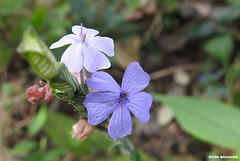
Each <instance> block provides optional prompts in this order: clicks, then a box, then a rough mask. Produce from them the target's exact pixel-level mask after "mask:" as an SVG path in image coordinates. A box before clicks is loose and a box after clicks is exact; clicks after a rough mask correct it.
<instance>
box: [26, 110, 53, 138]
mask: <svg viewBox="0 0 240 161" xmlns="http://www.w3.org/2000/svg"><path fill="white" fill-rule="evenodd" d="M47 115H48V113H47V105H43V106H42V107H41V109H40V110H39V111H38V113H37V115H35V117H34V118H33V120H32V122H31V123H30V125H29V126H28V134H29V135H35V134H37V133H38V132H39V131H40V130H41V129H42V127H43V126H44V124H45V123H46V121H47Z"/></svg>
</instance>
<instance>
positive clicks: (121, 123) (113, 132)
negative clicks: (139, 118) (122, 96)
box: [108, 105, 132, 139]
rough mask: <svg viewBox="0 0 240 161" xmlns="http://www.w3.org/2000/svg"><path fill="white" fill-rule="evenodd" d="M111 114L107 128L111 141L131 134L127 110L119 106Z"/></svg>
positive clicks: (130, 123) (130, 121)
mask: <svg viewBox="0 0 240 161" xmlns="http://www.w3.org/2000/svg"><path fill="white" fill-rule="evenodd" d="M119 106H120V107H119V108H117V109H116V110H115V111H114V112H113V116H112V118H111V120H110V123H109V127H108V134H109V136H110V137H111V138H113V139H118V138H121V137H124V136H126V135H130V134H131V133H132V118H131V114H130V112H129V110H128V109H127V108H126V107H125V106H121V105H119Z"/></svg>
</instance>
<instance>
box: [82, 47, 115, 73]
mask: <svg viewBox="0 0 240 161" xmlns="http://www.w3.org/2000/svg"><path fill="white" fill-rule="evenodd" d="M82 53H83V55H84V64H83V66H84V67H85V68H86V70H87V71H88V72H90V73H94V72H96V71H97V70H99V69H107V68H109V67H110V66H111V63H110V61H109V60H108V58H107V57H106V56H105V55H104V54H103V53H102V52H101V51H99V50H97V49H95V48H92V47H90V46H88V45H83V48H82Z"/></svg>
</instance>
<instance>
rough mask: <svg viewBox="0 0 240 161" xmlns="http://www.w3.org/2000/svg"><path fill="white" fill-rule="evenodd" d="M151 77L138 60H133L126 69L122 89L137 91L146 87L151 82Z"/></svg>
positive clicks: (131, 91)
mask: <svg viewBox="0 0 240 161" xmlns="http://www.w3.org/2000/svg"><path fill="white" fill-rule="evenodd" d="M149 81H150V77H149V75H148V73H146V72H145V71H144V70H143V69H142V67H141V66H140V65H139V63H138V62H132V63H131V64H130V65H129V66H128V67H127V69H126V71H125V73H124V75H123V80H122V89H123V91H125V92H128V93H137V92H140V91H141V90H143V89H144V88H146V87H147V86H148V84H149Z"/></svg>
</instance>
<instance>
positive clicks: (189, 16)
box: [0, 0, 240, 161]
mask: <svg viewBox="0 0 240 161" xmlns="http://www.w3.org/2000/svg"><path fill="white" fill-rule="evenodd" d="M80 23H83V25H84V26H85V27H88V28H94V29H96V30H98V31H99V32H100V34H99V35H101V36H108V37H111V38H113V39H114V44H115V53H116V55H115V56H114V57H112V58H110V60H111V63H112V67H111V68H110V69H109V70H106V71H107V72H109V73H110V74H111V75H112V76H113V77H114V78H116V80H117V81H118V82H119V83H120V82H121V78H122V75H123V72H124V70H125V68H126V67H127V66H128V64H129V63H131V62H132V61H139V62H140V64H141V65H142V67H143V69H144V70H145V71H147V72H148V73H149V74H150V76H151V82H150V85H149V87H148V88H147V89H146V91H147V92H149V93H158V94H154V98H155V99H156V100H155V101H154V103H153V105H152V107H151V119H150V121H149V122H148V123H147V124H141V123H139V122H138V121H137V120H134V121H135V123H134V130H133V134H132V135H131V136H130V137H129V138H130V140H131V141H132V142H133V144H134V145H135V146H136V147H137V149H139V150H140V154H141V155H142V156H143V158H144V159H145V160H147V161H154V160H162V161H213V160H214V161H220V160H221V159H211V158H209V156H220V155H231V156H238V154H239V152H240V143H239V137H240V130H239V129H240V126H239V125H238V123H239V121H240V112H239V105H240V75H239V74H240V70H239V69H240V58H239V54H240V53H239V52H240V49H239V43H240V30H239V28H240V0H221V1H219V0H201V1H197V0H122V1H121V0H115V1H111V0H98V1H94V0H58V1H57V0H1V1H0V161H15V160H16V161H18V160H21V161H33V160H34V161H92V160H94V161H95V160H96V161H105V160H106V161H108V160H111V161H118V160H119V161H120V160H130V159H129V158H127V157H126V156H124V155H123V154H122V153H120V152H119V150H118V149H117V148H116V147H115V146H113V143H112V140H111V139H109V138H108V137H107V136H105V135H104V134H102V133H101V132H99V131H97V130H95V131H94V133H92V134H90V135H89V138H88V139H87V140H85V141H77V140H75V139H73V138H71V131H72V125H73V124H75V123H76V122H77V120H78V119H79V118H78V114H77V112H75V111H74V108H73V107H72V106H71V105H68V104H67V103H65V102H61V101H60V100H58V99H57V98H54V99H53V100H52V101H51V102H49V103H46V102H44V101H43V100H39V101H37V102H36V104H35V105H32V104H30V103H28V102H27V99H26V96H25V91H26V89H27V88H28V87H29V86H32V85H34V84H38V82H39V80H40V78H39V77H37V75H36V74H35V73H34V71H33V70H32V69H31V68H30V66H29V64H28V63H27V62H26V61H25V60H24V59H23V58H22V57H21V55H20V54H19V53H17V51H16V48H17V46H18V45H19V43H20V41H21V38H22V35H23V32H24V31H25V30H26V29H27V28H28V27H29V26H33V27H34V28H35V30H36V31H37V32H38V34H39V36H40V37H41V39H42V40H43V41H44V42H45V43H46V44H47V45H48V46H50V45H51V44H52V43H53V42H56V41H57V40H59V39H60V38H61V37H62V36H64V35H66V34H68V33H71V27H72V26H73V25H80ZM65 49H66V47H63V48H61V49H55V50H53V53H54V55H55V57H56V59H57V60H60V58H61V54H62V53H63V51H64V50H65ZM159 94H164V95H159ZM168 95H169V96H168ZM183 95H188V96H191V97H186V98H185V97H180V96H183ZM170 96H172V97H170ZM173 96H179V97H173ZM193 97H194V98H193ZM196 97H197V98H202V99H204V100H207V101H202V100H199V99H195V98H196ZM176 98H177V99H176ZM212 100H214V101H212ZM220 102H221V103H220ZM162 103H163V104H162ZM190 107H191V109H190ZM194 108H195V109H194ZM226 108H229V109H230V110H228V109H227V110H226ZM179 109H180V110H179ZM202 121H203V123H202ZM204 121H205V122H204ZM208 123H209V124H208ZM239 157H240V156H239ZM223 160H226V159H223ZM230 160H231V159H229V161H230ZM232 160H234V161H235V160H239V159H232ZM232 160H231V161H232Z"/></svg>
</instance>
